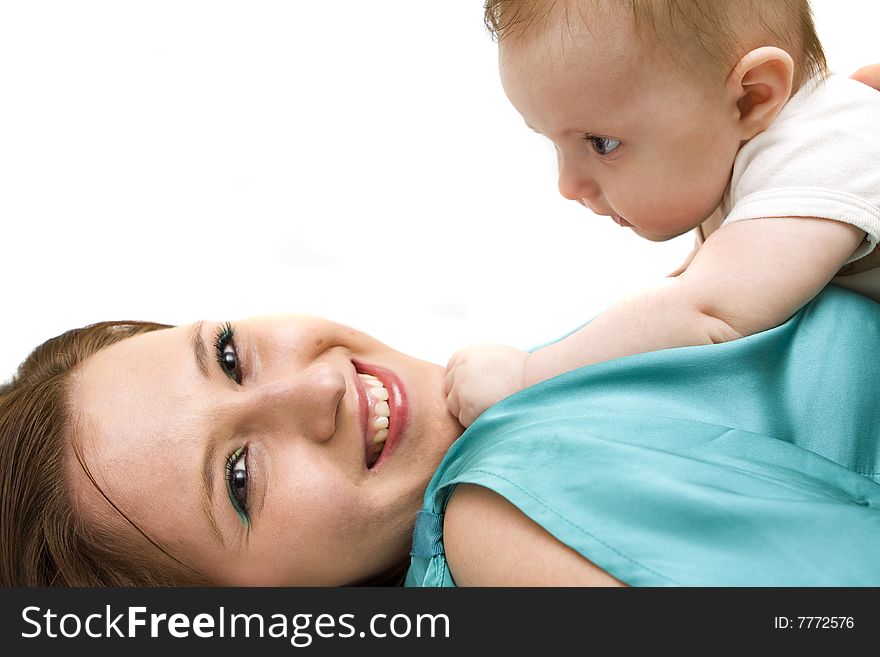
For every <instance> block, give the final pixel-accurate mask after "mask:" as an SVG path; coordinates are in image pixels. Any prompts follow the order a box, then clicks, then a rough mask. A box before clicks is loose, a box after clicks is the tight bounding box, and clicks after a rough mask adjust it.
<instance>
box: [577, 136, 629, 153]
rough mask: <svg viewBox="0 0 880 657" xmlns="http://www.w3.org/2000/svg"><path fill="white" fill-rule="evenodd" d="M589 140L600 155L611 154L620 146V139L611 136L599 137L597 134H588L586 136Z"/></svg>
mask: <svg viewBox="0 0 880 657" xmlns="http://www.w3.org/2000/svg"><path fill="white" fill-rule="evenodd" d="M584 139H586V140H587V141H589V142H590V145H591V146H592V147H593V150H595V151H596V152H597V153H598V154H599V155H610V154H611V153H613V152H614V151H615V150H617V147H618V146H620V140H619V139H612V138H611V137H599V136H597V135H587V136H586V137H584Z"/></svg>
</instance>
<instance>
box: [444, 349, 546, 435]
mask: <svg viewBox="0 0 880 657" xmlns="http://www.w3.org/2000/svg"><path fill="white" fill-rule="evenodd" d="M528 356H529V354H528V352H525V351H520V350H519V349H514V348H513V347H505V346H504V345H475V346H473V347H467V348H465V349H461V350H459V351H457V352H455V354H453V355H452V358H450V359H449V364H448V365H447V366H446V402H447V404H448V405H449V410H450V411H451V412H452V414H453V415H455V417H457V418H458V421H459V422H461V424H462V426H465V427H467V426H470V425H471V423H473V421H474V420H476V419H477V416H479V415H480V414H481V413H482V412H483V411H485V410H486V409H487V408H489V407H490V406H491V405H492V404H494V403H495V402H497V401H501V400H502V399H504V398H505V397H509V396H510V395H512V394H513V393H515V392H518V391H519V390H522V389H523V387H524V386H523V380H524V378H525V376H524V374H525V364H526V358H528Z"/></svg>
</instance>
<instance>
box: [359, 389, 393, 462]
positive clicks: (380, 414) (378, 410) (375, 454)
mask: <svg viewBox="0 0 880 657" xmlns="http://www.w3.org/2000/svg"><path fill="white" fill-rule="evenodd" d="M358 376H359V377H360V379H361V381H362V382H363V384H364V390H365V391H366V397H367V427H366V428H367V467H368V468H372V467H373V466H374V465H375V464H376V461H377V460H378V459H379V455H380V454H381V453H382V449H383V448H384V447H385V440H386V439H387V438H388V427H389V423H390V421H391V408H390V406H389V404H388V397H389V394H388V390H387V388H385V385H384V384H383V383H382V381H380V380H379V378H378V377H375V376H373V375H372V374H362V373H360V372H358Z"/></svg>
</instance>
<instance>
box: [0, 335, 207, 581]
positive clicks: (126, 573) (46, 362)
mask: <svg viewBox="0 0 880 657" xmlns="http://www.w3.org/2000/svg"><path fill="white" fill-rule="evenodd" d="M165 328H169V327H168V326H167V325H164V324H155V323H151V322H101V323H98V324H92V325H90V326H86V327H84V328H80V329H74V330H71V331H68V332H66V333H64V334H62V335H59V336H58V337H55V338H52V339H51V340H48V341H47V342H45V343H43V344H42V345H40V346H39V347H37V348H36V349H34V351H33V352H32V353H31V354H30V355H29V356H28V358H27V359H26V360H25V361H24V362H23V363H22V364H21V365H20V366H19V368H18V371H17V373H16V374H15V376H13V378H12V379H11V380H10V381H9V382H8V383H6V384H4V385H2V386H0V584H2V585H3V586H56V585H61V586H138V585H157V584H173V583H196V582H197V581H198V577H197V576H195V575H194V574H190V575H187V574H186V571H187V570H188V569H187V568H186V567H184V566H183V565H182V564H180V563H179V562H178V563H177V564H176V566H175V565H174V564H173V562H176V561H177V560H176V559H174V557H172V556H171V555H169V554H168V553H167V552H165V551H164V550H163V549H162V548H161V547H159V546H157V545H155V544H154V543H152V541H150V540H149V537H147V536H146V535H145V534H144V533H143V532H141V531H140V530H139V529H138V528H137V526H136V525H134V524H133V523H131V521H130V520H128V519H127V517H126V516H125V514H124V513H122V511H120V510H119V509H118V508H117V509H116V511H117V512H119V514H120V515H121V516H122V517H123V518H124V519H125V520H126V521H127V522H128V523H129V524H131V525H132V526H133V527H134V528H135V529H136V530H138V532H139V533H140V534H141V535H142V536H143V538H146V539H147V543H148V544H149V543H152V545H153V547H156V548H159V549H158V551H155V550H150V552H157V554H149V555H147V554H146V553H145V548H144V544H143V543H142V542H139V541H132V540H131V538H130V537H128V538H127V537H126V536H125V535H120V533H119V532H111V531H107V530H104V529H102V528H101V527H96V526H86V524H85V523H83V522H82V521H81V519H80V518H79V515H78V514H77V513H76V508H75V506H76V505H75V501H74V500H73V499H72V498H71V488H70V484H69V477H68V475H67V472H68V468H69V464H68V463H67V462H66V461H67V456H66V455H67V454H69V451H68V449H69V447H68V445H69V443H70V442H71V433H72V421H71V408H70V404H69V390H70V383H71V378H72V375H73V373H74V371H75V370H76V368H77V366H78V365H79V364H80V363H82V362H83V361H84V360H85V359H86V358H88V357H89V356H90V355H92V354H94V353H96V352H97V351H100V350H101V349H103V348H105V347H108V346H110V345H111V344H114V343H116V342H119V341H120V340H124V339H125V338H128V337H131V336H134V335H138V334H141V333H147V332H149V331H156V330H160V329H165ZM75 451H76V450H75ZM77 459H78V460H79V465H80V466H81V467H82V468H83V471H84V472H85V474H86V477H88V478H89V479H90V480H91V481H92V483H93V484H94V483H95V482H94V479H92V478H91V475H90V473H89V472H88V468H87V467H86V466H85V464H84V463H83V462H82V459H81V458H79V455H78V453H77ZM95 486H96V488H97V484H95ZM98 490H99V492H100V488H98ZM102 495H103V493H102ZM105 499H106V496H105ZM107 501H108V502H110V504H111V505H113V503H112V501H111V500H109V499H108V500H107ZM114 508H115V507H114ZM93 524H96V523H93ZM163 573H165V574H163ZM172 573H173V574H172ZM172 580H173V581H172Z"/></svg>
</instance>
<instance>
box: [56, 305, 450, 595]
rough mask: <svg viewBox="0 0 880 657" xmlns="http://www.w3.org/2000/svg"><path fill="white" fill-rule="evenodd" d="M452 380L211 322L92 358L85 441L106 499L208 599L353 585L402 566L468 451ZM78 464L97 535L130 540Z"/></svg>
mask: <svg viewBox="0 0 880 657" xmlns="http://www.w3.org/2000/svg"><path fill="white" fill-rule="evenodd" d="M443 374H444V372H443V369H442V368H441V367H439V366H437V365H433V364H430V363H426V362H423V361H419V360H416V359H413V358H410V357H407V356H404V355H403V354H400V353H398V352H396V351H394V350H392V349H390V348H388V347H387V346H385V345H383V344H381V343H379V342H378V341H376V340H374V339H372V338H370V337H368V336H366V335H364V334H362V333H359V332H357V331H354V330H352V329H350V328H348V327H345V326H342V325H339V324H335V323H332V322H328V321H325V320H322V319H318V318H314V317H307V316H292V317H283V318H282V317H268V318H257V319H250V320H246V321H241V322H237V323H235V324H234V325H229V324H214V323H208V322H203V323H199V324H196V325H193V326H181V327H176V328H173V329H168V330H160V331H156V332H152V333H146V334H143V335H139V336H136V337H132V338H128V339H125V340H123V341H121V342H118V343H116V344H114V345H112V346H110V347H108V348H106V349H104V350H102V351H99V352H98V353H96V354H94V355H93V356H91V357H89V358H88V359H87V360H86V361H85V362H84V363H83V364H82V366H81V368H80V369H79V370H78V371H77V374H76V377H75V379H74V388H73V395H72V401H73V411H74V418H75V425H76V427H77V430H76V431H75V435H76V437H75V438H74V439H75V440H77V441H78V444H79V448H80V450H81V454H82V458H83V460H84V462H85V464H86V466H87V467H88V468H89V470H90V471H91V473H92V475H93V477H94V478H95V480H96V482H97V484H98V485H99V486H100V488H101V490H102V491H103V492H104V493H105V494H106V495H107V496H108V497H109V499H110V500H112V501H113V503H115V504H116V505H117V506H118V507H119V508H120V510H122V511H123V512H124V513H125V514H126V515H127V516H128V517H129V518H130V519H131V520H132V521H133V522H134V523H135V524H137V525H138V526H139V527H140V528H141V529H142V530H144V532H145V533H146V534H147V535H148V536H149V537H150V538H151V539H153V540H154V541H156V542H157V543H158V544H159V545H161V546H162V547H163V548H165V549H166V550H167V551H168V552H169V553H171V554H172V555H173V556H174V557H176V558H178V559H180V560H181V561H183V562H184V563H187V564H189V565H191V566H194V567H195V568H196V569H197V570H199V571H200V572H203V573H204V574H205V575H207V576H208V577H209V578H210V579H211V580H212V581H213V582H215V583H217V584H220V585H279V586H283V585H289V586H311V585H340V584H347V583H353V582H356V581H358V580H360V579H362V578H365V577H368V576H371V575H375V574H377V573H380V572H382V571H383V570H384V569H386V568H388V567H391V566H393V565H395V564H397V563H399V562H401V561H402V560H403V559H405V557H406V554H407V552H408V550H409V546H410V542H411V537H412V526H413V522H414V519H415V514H416V512H417V511H418V509H419V507H420V504H421V499H422V495H423V493H424V490H425V487H426V485H427V483H428V481H429V479H430V477H431V475H432V474H433V472H434V470H435V469H436V467H437V465H438V464H439V462H440V459H441V458H442V456H443V454H444V453H445V452H446V450H447V449H448V447H449V445H450V444H451V443H452V441H453V440H455V438H456V437H457V436H458V435H459V434H460V433H461V430H462V429H461V427H460V426H459V424H458V423H457V421H456V420H455V418H454V417H452V416H451V415H450V414H449V412H448V410H447V408H446V396H445V393H444V384H443ZM376 379H378V382H377V381H376ZM386 397H387V399H386ZM386 404H387V405H386ZM385 418H387V419H385ZM377 434H378V435H377ZM383 438H384V443H382V440H383ZM380 444H381V445H382V451H381V453H380V454H379V457H378V460H376V455H377V450H378V449H379V447H378V445H380ZM70 463H71V468H70V471H71V473H72V477H73V479H72V482H73V484H72V485H73V487H74V491H75V496H76V499H77V501H78V508H79V509H81V510H82V511H83V513H85V514H86V517H87V519H88V520H90V521H93V522H105V523H106V522H111V523H114V522H115V523H118V524H119V530H120V531H130V529H128V528H126V525H125V524H124V522H122V521H121V518H119V517H118V514H114V513H113V512H112V511H110V507H109V505H107V504H106V502H104V501H103V499H102V498H101V495H100V493H99V492H98V491H97V490H95V488H94V486H93V485H92V484H91V483H90V482H89V481H88V480H87V479H86V477H85V475H84V473H83V472H82V470H81V469H80V468H79V465H78V464H77V463H76V461H75V457H74V456H73V455H72V452H71V460H70Z"/></svg>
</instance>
